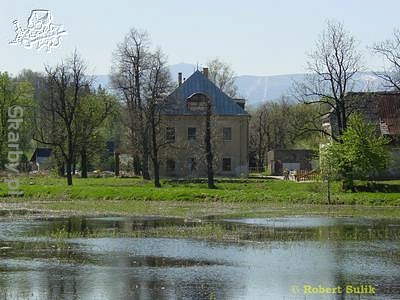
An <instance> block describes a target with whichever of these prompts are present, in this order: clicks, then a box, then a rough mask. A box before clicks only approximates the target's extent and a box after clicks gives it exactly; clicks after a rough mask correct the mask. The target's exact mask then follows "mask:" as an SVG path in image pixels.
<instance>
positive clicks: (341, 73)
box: [295, 21, 361, 140]
mask: <svg viewBox="0 0 400 300" xmlns="http://www.w3.org/2000/svg"><path fill="white" fill-rule="evenodd" d="M307 68H308V70H309V71H310V72H311V74H310V75H309V76H308V77H307V78H306V80H305V81H303V82H297V83H295V89H296V95H297V96H298V97H299V99H300V100H301V101H302V102H303V103H308V104H312V103H318V104H320V105H321V104H322V105H323V106H324V107H326V111H325V112H324V113H325V114H326V113H328V112H330V113H333V114H334V115H335V121H336V123H337V130H338V134H337V135H336V134H335V133H330V132H328V131H325V130H324V129H321V127H320V126H318V127H316V128H312V129H310V130H317V131H322V132H324V133H325V134H327V135H331V136H332V138H333V139H335V140H340V137H341V135H342V134H343V132H344V130H345V129H346V127H347V120H348V117H349V112H348V111H347V110H348V109H349V106H350V105H351V103H350V101H349V100H348V98H346V93H347V92H349V91H351V90H352V89H353V87H354V82H353V79H354V76H355V74H356V73H357V72H358V71H360V69H361V54H360V52H359V51H358V50H357V43H356V41H355V39H354V37H353V36H352V35H351V34H350V33H349V32H347V31H346V30H345V29H344V27H343V24H341V23H338V22H335V21H332V22H328V24H327V28H326V29H325V30H324V31H323V32H322V34H321V36H320V38H319V39H318V40H317V42H316V45H315V50H314V51H313V52H311V53H310V54H309V60H308V62H307Z"/></svg>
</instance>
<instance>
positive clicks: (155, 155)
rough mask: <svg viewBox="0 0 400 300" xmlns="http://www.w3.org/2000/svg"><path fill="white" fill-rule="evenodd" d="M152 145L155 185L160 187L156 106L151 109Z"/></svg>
mask: <svg viewBox="0 0 400 300" xmlns="http://www.w3.org/2000/svg"><path fill="white" fill-rule="evenodd" d="M151 114H152V115H151V116H150V118H151V141H152V143H151V145H152V148H153V149H152V150H153V157H152V160H153V171H154V186H155V187H157V188H159V187H161V183H160V162H159V161H158V144H157V128H156V123H155V119H154V118H155V116H154V114H155V111H154V108H153V109H152V110H151Z"/></svg>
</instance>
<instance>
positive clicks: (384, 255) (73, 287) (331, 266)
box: [0, 217, 400, 299]
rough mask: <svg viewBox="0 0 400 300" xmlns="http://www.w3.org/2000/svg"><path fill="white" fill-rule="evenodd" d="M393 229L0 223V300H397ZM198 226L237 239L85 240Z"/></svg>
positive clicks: (314, 224) (174, 222)
mask: <svg viewBox="0 0 400 300" xmlns="http://www.w3.org/2000/svg"><path fill="white" fill-rule="evenodd" d="M210 224H211V225H210ZM399 225H400V222H399V220H383V219H353V218H338V219H336V218H270V219H229V220H221V221H212V222H211V223H206V224H204V222H196V221H193V222H190V221H187V220H186V221H185V220H183V219H168V218H135V219H133V218H113V217H110V218H82V217H76V218H68V219H52V220H46V219H39V220H35V221H22V222H5V221H3V222H0V257H1V261H0V298H1V299H359V298H358V296H357V295H346V294H343V295H336V296H332V295H321V294H319V295H304V286H307V285H311V286H313V287H317V286H319V285H320V286H322V287H336V286H340V287H345V286H346V285H350V284H351V285H354V286H357V285H372V286H374V287H375V288H376V292H377V294H378V295H377V296H375V297H372V298H371V297H366V296H365V295H364V296H363V297H361V298H360V299H369V298H371V299H394V297H395V295H398V294H400V286H399V282H400V272H399V270H400V268H399V267H400V245H399V243H398V236H399V233H400V226H399ZM199 226H200V227H201V226H215V228H218V230H221V228H222V229H223V230H224V231H226V232H227V234H232V235H237V236H238V241H239V242H236V243H228V242H221V241H207V240H199V239H196V238H195V237H194V238H192V239H187V238H185V239H183V238H120V237H117V238H110V237H105V238H87V236H91V233H93V232H96V231H99V230H103V231H101V232H107V231H112V232H120V233H129V232H134V231H146V230H154V229H158V228H166V227H167V228H169V227H170V228H171V230H173V229H175V230H178V231H179V228H183V227H189V228H194V227H196V228H197V227H199ZM207 228H208V227H207ZM211 228H212V227H211ZM60 230H62V232H67V233H68V235H67V236H66V237H67V239H64V238H54V237H53V238H46V237H45V236H46V235H50V236H52V235H51V233H57V232H60ZM68 236H69V238H68ZM71 237H72V238H71ZM76 237H78V238H76Z"/></svg>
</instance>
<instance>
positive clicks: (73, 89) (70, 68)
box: [34, 51, 91, 185]
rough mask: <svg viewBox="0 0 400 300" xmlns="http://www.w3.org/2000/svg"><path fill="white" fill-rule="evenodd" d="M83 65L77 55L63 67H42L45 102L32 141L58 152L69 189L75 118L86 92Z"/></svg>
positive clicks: (77, 124) (77, 125)
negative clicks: (62, 161)
mask: <svg viewBox="0 0 400 300" xmlns="http://www.w3.org/2000/svg"><path fill="white" fill-rule="evenodd" d="M85 70H86V64H85V63H84V61H83V60H82V59H81V58H80V57H79V55H78V53H77V51H75V52H74V54H73V55H72V57H71V58H70V59H68V61H67V62H66V63H64V62H62V63H61V64H59V65H57V66H56V67H55V68H54V69H53V68H51V67H46V74H47V84H48V86H47V90H48V98H47V99H45V100H44V101H42V102H41V103H40V107H39V114H38V118H37V123H36V127H37V130H36V134H35V136H34V140H36V141H38V142H40V143H42V144H47V145H53V146H56V147H57V148H58V150H59V151H60V153H61V155H62V157H63V158H64V162H65V166H66V172H67V183H68V185H72V166H73V163H74V160H75V158H76V155H77V149H78V145H79V141H80V140H79V137H80V135H79V128H80V122H81V121H82V120H80V119H79V118H78V115H79V113H80V109H81V108H82V104H83V102H84V101H85V99H86V95H88V93H89V91H90V85H91V82H90V81H89V80H88V78H87V77H86V76H85Z"/></svg>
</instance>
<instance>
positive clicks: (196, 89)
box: [162, 70, 249, 116]
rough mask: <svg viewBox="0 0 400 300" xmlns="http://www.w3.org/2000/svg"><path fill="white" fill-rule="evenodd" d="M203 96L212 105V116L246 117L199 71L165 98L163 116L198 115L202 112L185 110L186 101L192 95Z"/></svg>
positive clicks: (229, 98)
mask: <svg viewBox="0 0 400 300" xmlns="http://www.w3.org/2000/svg"><path fill="white" fill-rule="evenodd" d="M197 93H200V94H204V95H206V96H208V97H209V99H210V100H211V103H212V109H213V114H215V115H225V116H248V115H249V114H248V113H247V112H246V111H245V110H244V109H243V108H241V107H240V106H239V105H238V104H237V103H236V102H235V101H234V100H233V99H232V98H231V97H229V96H228V95H226V94H225V93H224V92H223V91H221V89H219V88H218V87H217V86H216V85H215V84H214V83H213V82H212V81H211V80H209V79H208V78H207V77H206V76H204V75H203V73H201V72H200V71H198V70H197V71H196V72H194V73H193V74H192V75H191V76H190V77H189V78H188V79H187V80H185V82H183V83H182V84H181V86H179V87H177V88H176V89H175V91H173V92H172V93H171V94H170V95H169V96H167V98H166V101H165V103H164V107H163V109H162V114H164V115H199V114H204V112H198V111H197V112H193V111H189V110H188V108H187V104H186V100H187V99H188V98H190V96H192V95H193V94H197Z"/></svg>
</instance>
